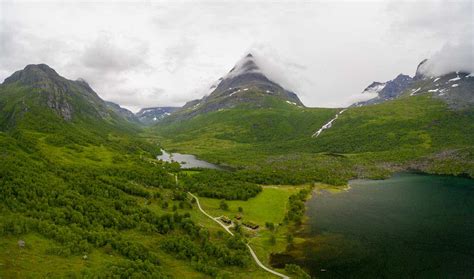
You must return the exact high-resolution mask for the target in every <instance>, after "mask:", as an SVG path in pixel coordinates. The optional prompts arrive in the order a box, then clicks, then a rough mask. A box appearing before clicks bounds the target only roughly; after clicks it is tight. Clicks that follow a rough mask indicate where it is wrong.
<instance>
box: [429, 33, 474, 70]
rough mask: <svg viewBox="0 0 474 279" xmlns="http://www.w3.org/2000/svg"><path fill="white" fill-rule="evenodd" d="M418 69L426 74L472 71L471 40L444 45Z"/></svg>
mask: <svg viewBox="0 0 474 279" xmlns="http://www.w3.org/2000/svg"><path fill="white" fill-rule="evenodd" d="M471 38H472V37H471ZM420 71H421V72H422V73H423V74H425V75H428V76H440V75H444V74H447V73H452V72H457V71H459V72H465V73H474V44H473V42H472V41H471V42H466V43H464V44H457V45H454V44H450V43H448V44H446V45H444V46H443V48H441V49H440V50H439V51H437V52H436V53H435V54H434V55H433V56H432V57H430V58H429V59H428V61H426V63H424V64H423V65H422V67H421V69H420Z"/></svg>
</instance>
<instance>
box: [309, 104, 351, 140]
mask: <svg viewBox="0 0 474 279" xmlns="http://www.w3.org/2000/svg"><path fill="white" fill-rule="evenodd" d="M346 110H347V109H343V110H341V111H340V112H338V113H337V114H336V116H335V117H334V118H333V119H331V120H330V121H329V122H328V123H326V124H324V125H323V126H322V127H321V128H320V129H319V130H317V131H316V132H315V133H314V134H313V135H312V136H311V137H313V138H317V137H319V135H320V134H321V133H322V132H323V131H324V130H326V129H329V128H331V127H332V124H333V123H334V121H336V119H337V118H338V117H339V115H341V114H342V113H343V112H344V111H346Z"/></svg>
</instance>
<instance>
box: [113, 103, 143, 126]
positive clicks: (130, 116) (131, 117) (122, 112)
mask: <svg viewBox="0 0 474 279" xmlns="http://www.w3.org/2000/svg"><path fill="white" fill-rule="evenodd" d="M105 104H106V105H107V107H108V108H109V109H110V110H112V111H113V112H115V113H116V114H117V115H119V116H121V117H123V118H124V119H126V120H128V121H130V122H134V123H139V122H140V120H139V119H138V117H137V116H136V115H135V114H134V113H133V112H131V111H129V110H128V109H126V108H123V107H121V106H120V105H118V104H116V103H114V102H109V101H105Z"/></svg>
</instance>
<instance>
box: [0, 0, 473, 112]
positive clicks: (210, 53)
mask: <svg viewBox="0 0 474 279" xmlns="http://www.w3.org/2000/svg"><path fill="white" fill-rule="evenodd" d="M0 1H1V2H0V80H3V79H5V78H6V77H8V76H9V75H11V73H13V72H14V71H16V70H19V69H22V68H24V67H25V66H26V65H27V64H38V63H46V64H48V65H49V66H51V67H52V68H54V69H56V71H57V72H58V73H59V74H61V75H63V76H65V77H67V78H69V79H77V78H84V79H85V80H86V81H88V82H89V83H90V85H91V86H92V87H93V88H94V89H95V90H96V92H97V93H98V94H99V95H100V96H101V97H102V98H103V99H105V100H109V101H113V102H116V103H118V104H120V105H122V106H124V107H127V108H129V109H131V110H133V111H137V110H138V109H139V108H142V107H150V106H165V105H173V106H178V105H183V104H184V103H185V102H186V101H189V100H192V99H196V98H201V97H202V95H203V94H205V93H206V92H207V90H206V89H207V87H208V86H209V85H210V84H211V83H213V82H214V81H215V80H217V79H218V78H219V77H221V76H223V75H225V74H226V73H227V72H228V71H229V70H230V69H231V68H232V66H233V65H234V64H235V63H236V62H237V61H238V60H239V59H240V58H241V57H242V56H244V55H245V54H247V53H248V52H253V53H256V54H257V55H258V57H259V58H261V59H265V60H266V61H268V64H269V65H272V67H273V68H272V69H273V70H272V71H271V74H270V75H271V78H274V79H276V81H277V82H279V83H281V84H282V85H283V86H284V87H287V88H288V89H290V90H293V91H295V92H296V93H297V94H298V95H299V96H300V98H301V100H302V101H303V103H304V104H305V105H307V106H311V107H341V106H345V105H348V104H349V103H350V102H351V101H353V100H354V99H355V98H357V97H358V94H359V93H360V92H361V91H362V90H363V89H364V88H365V87H366V86H367V85H369V84H370V83H371V82H372V81H386V80H390V79H393V78H395V76H396V75H398V74H399V73H405V74H409V75H411V76H412V75H413V74H414V72H415V70H416V66H417V64H418V63H419V62H420V61H421V60H422V59H424V58H432V64H431V65H430V67H429V69H430V71H432V72H433V73H435V74H440V73H444V72H446V71H453V70H456V69H457V70H465V71H474V69H473V68H474V66H473V65H474V61H473V40H474V31H473V29H474V28H473V22H474V18H473V15H474V10H473V4H472V1H470V0H468V1H436V0H434V1H419V2H415V1H408V2H400V1H317V2H316V1H313V2H307V1H306V2H298V1H289V2H282V1H278V2H270V1H258V2H249V1H239V0H236V1H214V2H209V1H208V2H202V1H201V2H196V1H194V2H192V3H191V2H186V1H176V0H175V1H169V2H166V1H158V2H153V1H144V2H134V3H126V2H121V3H116V2H107V1H106V2H103V1H101V2H94V1H87V2H74V3H65V2H64V1H61V2H18V1H14V2H6V1H3V0H0Z"/></svg>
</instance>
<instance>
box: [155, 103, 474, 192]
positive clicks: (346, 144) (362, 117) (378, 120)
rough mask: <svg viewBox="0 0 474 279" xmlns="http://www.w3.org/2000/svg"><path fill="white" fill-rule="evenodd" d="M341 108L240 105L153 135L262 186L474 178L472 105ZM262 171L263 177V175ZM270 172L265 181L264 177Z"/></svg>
mask: <svg viewBox="0 0 474 279" xmlns="http://www.w3.org/2000/svg"><path fill="white" fill-rule="evenodd" d="M337 111H339V110H337V109H310V108H298V107H296V106H292V105H288V104H286V103H285V102H277V100H275V105H274V106H273V107H268V108H261V109H253V108H251V107H245V106H242V107H239V108H237V109H231V110H223V111H219V112H213V113H208V114H202V115H199V116H197V117H195V118H193V119H190V120H187V121H175V122H164V123H161V124H158V125H157V126H156V127H155V128H154V129H153V132H154V133H156V134H158V135H159V136H160V137H161V141H162V143H163V145H164V147H166V148H168V149H170V150H171V151H180V152H185V153H191V154H196V155H198V156H199V157H201V158H203V159H205V160H209V161H211V162H214V163H218V164H222V165H228V166H230V167H233V168H236V169H239V171H240V172H242V173H245V174H247V175H248V176H250V177H251V178H250V179H251V180H253V181H256V182H259V183H266V182H268V183H278V182H285V183H292V184H298V183H303V182H311V181H315V180H316V181H318V180H319V181H323V182H328V183H334V184H338V183H341V184H344V183H345V182H346V181H347V180H348V179H351V178H357V177H371V178H378V177H385V176H387V175H388V174H390V173H391V172H394V171H397V170H404V169H405V170H406V169H414V170H420V171H428V172H434V173H445V174H455V175H459V174H466V175H469V176H471V177H472V176H474V164H473V158H474V157H473V147H474V141H473V140H472V139H473V138H474V137H473V135H474V126H473V125H472V123H473V121H474V110H473V109H464V110H452V109H450V108H448V106H447V105H446V104H445V103H444V102H443V101H441V100H437V99H434V98H432V97H431V96H430V95H428V94H422V95H420V96H414V97H404V98H400V99H397V100H393V101H388V102H385V103H382V104H378V105H371V106H364V107H353V108H349V109H348V110H347V111H345V112H344V113H343V114H341V115H340V117H339V118H338V119H337V120H336V121H335V122H334V123H333V127H331V128H330V129H327V130H325V131H324V132H323V133H322V134H321V135H320V136H319V137H312V134H313V133H314V132H315V131H317V130H318V129H319V128H320V127H321V126H322V125H323V124H325V123H326V122H328V121H329V120H330V119H331V118H333V117H334V115H335V114H336V112H337ZM257 173H258V175H257ZM264 177H267V178H264Z"/></svg>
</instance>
